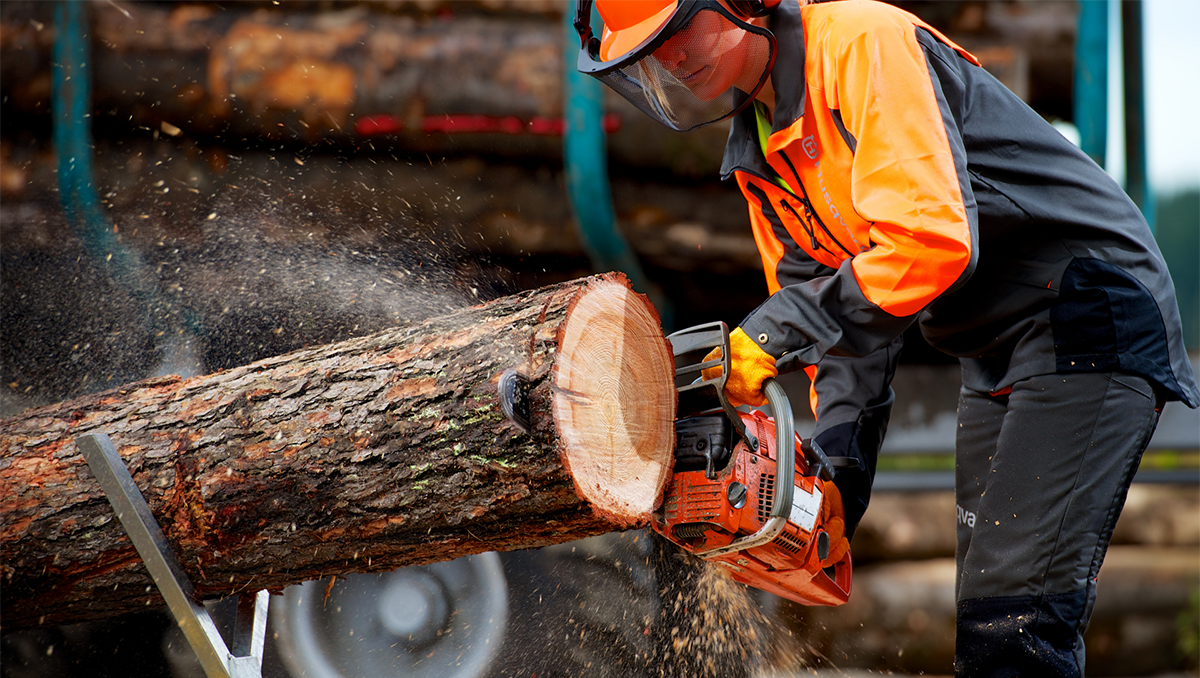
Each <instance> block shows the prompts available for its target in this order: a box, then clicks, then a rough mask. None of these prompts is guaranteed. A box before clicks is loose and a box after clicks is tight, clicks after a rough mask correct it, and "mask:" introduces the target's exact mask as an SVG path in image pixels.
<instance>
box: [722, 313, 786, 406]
mask: <svg viewBox="0 0 1200 678" xmlns="http://www.w3.org/2000/svg"><path fill="white" fill-rule="evenodd" d="M729 353H730V356H729V379H728V380H726V381H725V393H726V395H727V396H728V397H729V402H730V403H732V404H733V406H734V407H737V406H739V405H751V406H753V407H761V406H762V405H766V404H767V397H766V396H765V395H763V390H762V389H763V382H764V381H766V380H767V379H771V378H774V377H776V376H778V375H779V370H777V369H776V368H775V358H773V357H771V355H770V354H769V353H767V352H766V351H764V350H762V349H761V348H759V346H758V344H756V343H754V340H753V339H751V338H750V337H748V336H747V335H746V333H745V332H744V331H742V328H740V327H739V328H737V329H735V330H734V331H732V332H730V333H729ZM720 357H721V349H719V348H715V349H713V350H712V352H710V353H709V354H708V355H707V356H705V357H704V360H706V361H708V360H716V359H717V358H720ZM719 376H721V368H720V367H719V366H718V367H710V368H709V369H707V370H704V378H705V379H713V378H716V377H719Z"/></svg>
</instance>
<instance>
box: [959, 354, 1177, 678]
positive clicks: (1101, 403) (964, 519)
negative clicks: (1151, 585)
mask: <svg viewBox="0 0 1200 678" xmlns="http://www.w3.org/2000/svg"><path fill="white" fill-rule="evenodd" d="M1161 409H1162V402H1161V398H1160V397H1158V396H1157V394H1156V392H1155V388H1154V387H1153V386H1152V385H1151V383H1150V382H1148V381H1147V380H1146V379H1144V378H1142V377H1139V376H1136V375H1132V374H1127V373H1123V372H1113V373H1083V374H1050V375H1043V376H1039V377H1032V378H1030V379H1026V380H1023V381H1021V382H1018V383H1017V384H1015V385H1014V386H1013V387H1012V392H1011V393H1008V394H1003V395H991V394H988V393H981V392H977V391H972V390H968V389H965V388H964V389H963V390H962V391H961V393H960V396H959V409H958V439H957V442H956V446H957V451H956V479H955V485H956V495H957V502H958V549H957V553H956V557H957V561H958V578H957V581H956V585H955V592H956V594H957V599H958V610H957V612H958V617H957V635H956V639H955V662H954V671H955V675H956V676H959V677H960V678H963V677H970V678H975V677H977V676H987V677H996V678H1000V677H1009V676H1022V677H1024V678H1030V677H1033V676H1082V675H1083V667H1084V648H1083V633H1084V631H1085V630H1086V629H1087V624H1088V619H1089V618H1090V617H1091V613H1092V607H1093V605H1094V602H1095V597H1096V575H1097V573H1098V572H1099V570H1100V564H1101V562H1102V561H1103V560H1104V554H1105V551H1106V550H1107V549H1108V542H1109V539H1110V537H1111V536H1112V530H1113V526H1114V525H1115V524H1116V522H1117V517H1118V516H1119V515H1120V513H1121V508H1122V507H1123V506H1124V504H1125V495H1126V493H1127V491H1128V489H1129V483H1130V481H1131V480H1132V479H1133V474H1134V472H1135V471H1136V470H1137V466H1138V462H1139V461H1140V460H1141V456H1142V452H1143V451H1144V450H1145V448H1146V445H1147V444H1148V443H1149V442H1150V436H1151V434H1153V433H1154V428H1155V426H1156V425H1157V424H1158V414H1159V411H1160V410H1161Z"/></svg>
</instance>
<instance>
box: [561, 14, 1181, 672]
mask: <svg viewBox="0 0 1200 678" xmlns="http://www.w3.org/2000/svg"><path fill="white" fill-rule="evenodd" d="M591 4H592V3H591V2H585V1H582V0H579V1H578V2H577V4H576V28H577V29H578V30H579V32H580V39H581V43H582V48H581V51H580V54H579V69H580V70H581V71H582V72H585V73H589V74H591V75H593V76H595V77H597V78H599V79H600V80H601V81H603V82H605V83H606V84H608V85H609V86H611V87H612V88H613V89H614V90H615V91H617V92H618V93H620V94H621V95H622V96H624V97H625V98H626V99H628V100H629V101H630V102H631V103H633V104H634V105H635V106H637V107H638V108H640V109H641V110H642V111H644V112H645V113H646V114H647V115H649V116H651V117H652V118H654V119H656V120H657V121H659V122H660V123H662V124H664V125H666V126H667V127H670V128H671V129H674V130H678V131H687V130H690V129H694V128H696V127H699V126H701V125H705V124H709V123H712V122H715V121H718V120H724V119H726V118H729V117H731V116H732V121H731V129H730V132H729V139H728V142H727V145H726V148H725V157H724V162H723V164H722V168H721V173H722V176H723V178H726V179H729V178H732V179H734V180H735V181H736V182H737V185H738V187H739V188H740V189H741V192H742V194H743V195H744V197H745V198H746V201H747V203H748V205H749V213H750V225H751V229H752V230H753V233H754V238H755V241H756V243H757V245H758V249H759V252H760V254H761V257H762V262H763V267H764V269H765V271H766V277H767V285H768V287H769V290H770V292H771V294H770V296H769V298H767V299H766V300H765V301H764V302H763V303H762V305H760V306H759V307H758V308H757V309H755V310H754V311H753V312H752V313H750V315H749V316H747V317H746V318H745V319H744V320H743V321H742V322H741V325H740V327H738V328H737V329H736V330H735V331H734V332H732V333H731V337H730V344H731V353H732V355H731V356H730V357H731V368H730V375H729V381H728V385H727V387H726V388H727V391H728V395H729V397H730V398H731V399H732V400H734V401H735V402H740V403H745V404H749V405H759V404H762V403H763V402H764V397H763V394H762V384H763V381H764V380H765V379H767V378H770V377H774V376H776V375H777V373H778V372H784V371H790V370H795V369H799V368H804V369H806V371H808V372H809V375H810V376H811V377H812V384H813V389H812V398H813V409H814V413H815V414H816V417H817V424H816V430H815V433H814V437H815V439H816V440H817V442H818V443H819V444H820V445H821V446H822V447H823V448H824V450H825V451H826V453H828V454H830V455H836V456H847V457H854V458H856V459H858V462H859V468H857V469H842V470H840V471H839V472H838V474H837V477H836V484H837V486H838V487H839V488H840V490H841V494H842V495H843V502H844V504H845V511H846V523H847V531H848V532H849V533H853V529H854V525H856V524H857V522H858V520H859V519H860V518H861V516H862V513H863V511H864V510H866V506H867V500H868V498H869V494H870V487H871V482H872V480H873V478H874V469H875V461H876V454H877V452H878V450H879V446H880V444H881V442H882V439H883V435H884V432H885V430H886V427H887V421H888V416H889V413H890V410H891V406H892V402H893V395H892V391H891V388H890V382H891V379H892V375H893V373H894V370H895V368H896V362H897V354H898V353H899V350H900V346H901V341H902V334H903V333H904V331H905V330H906V329H907V328H908V327H909V326H910V325H912V324H913V323H917V324H918V325H919V327H920V331H921V333H922V335H923V336H924V337H925V339H926V340H927V341H928V343H929V344H930V345H932V346H933V347H934V348H936V349H939V350H941V351H943V352H945V353H948V354H950V355H952V356H955V357H957V358H958V359H959V361H960V363H961V375H962V386H961V390H960V395H959V405H958V435H957V440H956V461H955V466H956V471H955V474H956V478H955V486H956V487H955V492H956V501H957V505H958V507H957V515H958V527H957V529H958V534H957V536H958V548H957V553H956V557H957V565H958V569H957V573H958V574H957V579H956V581H955V591H956V595H957V624H956V627H957V634H956V651H955V674H956V675H958V676H972V677H974V676H1015V675H1037V676H1081V675H1083V670H1084V646H1083V632H1084V630H1085V629H1086V627H1087V624H1088V619H1089V617H1090V615H1091V611H1092V606H1093V601H1094V600H1095V592H1096V575H1097V572H1098V570H1099V569H1100V564H1101V562H1102V561H1103V559H1104V554H1105V551H1106V549H1107V546H1108V542H1109V538H1110V537H1111V535H1112V530H1113V526H1114V524H1115V523H1116V520H1117V517H1118V515H1119V514H1120V512H1121V508H1122V506H1123V504H1124V501H1125V496H1126V493H1127V491H1128V488H1129V484H1130V481H1131V479H1132V477H1133V475H1134V472H1135V470H1136V469H1137V466H1138V463H1139V461H1140V458H1141V455H1142V452H1143V451H1144V449H1145V448H1146V445H1147V443H1148V442H1149V440H1150V436H1151V434H1152V433H1153V431H1154V428H1155V426H1156V424H1157V421H1158V416H1159V413H1160V412H1161V409H1162V406H1163V403H1164V402H1166V401H1171V400H1180V401H1183V402H1184V403H1185V404H1187V405H1188V406H1189V407H1196V406H1197V404H1198V403H1200V393H1198V392H1197V387H1196V383H1195V378H1194V376H1193V374H1192V370H1191V367H1190V365H1189V362H1188V358H1187V354H1186V352H1185V349H1184V346H1183V340H1182V328H1181V323H1180V320H1179V311H1178V308H1177V305H1176V301H1175V294H1174V290H1173V287H1172V283H1171V278H1170V275H1169V274H1168V272H1167V268H1166V265H1165V263H1164V261H1163V258H1162V255H1161V253H1160V252H1159V250H1158V247H1157V245H1156V244H1155V242H1154V238H1153V236H1152V234H1151V232H1150V229H1149V228H1148V227H1147V225H1146V222H1145V220H1144V219H1143V218H1142V216H1141V214H1140V213H1139V211H1138V209H1137V207H1136V206H1135V205H1134V204H1133V203H1132V202H1131V201H1130V200H1129V198H1128V197H1127V196H1126V195H1125V194H1124V192H1123V191H1122V190H1121V188H1120V187H1119V186H1118V185H1117V184H1116V182H1114V181H1113V180H1112V179H1111V178H1110V177H1109V176H1108V175H1107V174H1105V173H1104V171H1103V170H1101V169H1100V168H1099V167H1098V166H1096V164H1095V163H1094V162H1092V161H1091V160H1090V159H1089V158H1088V157H1087V156H1086V155H1085V154H1083V153H1082V152H1081V151H1080V150H1079V149H1078V148H1076V147H1075V146H1073V145H1072V144H1071V143H1070V142H1069V141H1067V139H1066V138H1064V137H1063V136H1062V135H1061V134H1060V133H1059V132H1058V131H1057V130H1055V129H1054V128H1053V127H1052V126H1051V125H1049V124H1048V123H1046V122H1045V121H1044V120H1043V119H1042V118H1041V117H1040V116H1039V115H1038V114H1037V113H1035V112H1034V111H1033V110H1032V109H1030V108H1029V107H1028V106H1027V105H1026V104H1025V103H1024V102H1022V101H1021V100H1020V99H1019V98H1018V97H1017V96H1015V95H1014V94H1013V93H1012V92H1010V91H1008V90H1007V89H1006V88H1005V87H1004V86H1003V85H1002V84H1001V83H1000V82H999V81H997V80H996V79H995V78H993V77H992V76H991V75H989V74H988V72H987V71H985V70H984V69H983V68H981V67H980V65H979V62H978V60H977V59H976V58H975V57H974V56H972V55H971V54H970V53H968V52H967V51H965V50H964V49H962V48H961V47H959V46H958V45H955V44H954V43H953V42H951V41H950V40H949V39H947V38H946V37H945V36H943V35H942V34H941V33H939V32H938V31H937V30H935V29H933V28H932V27H930V26H929V25H927V24H925V23H924V22H922V21H921V20H920V19H918V18H917V17H915V16H913V15H911V14H908V13H906V12H904V11H902V10H900V9H898V8H896V7H893V6H890V5H887V4H883V3H879V2H874V1H872V0H841V1H838V2H826V3H820V4H806V3H804V2H800V3H798V2H797V0H785V1H784V2H780V1H779V0H757V1H756V0H749V1H735V0H720V1H718V0H698V1H689V0H636V1H635V0H596V5H597V9H598V10H599V14H600V17H601V19H602V20H603V22H604V26H603V29H602V30H601V31H599V33H598V34H597V35H594V34H593V33H592V30H591V27H590V25H589V24H590V21H589V20H588V19H589V18H590V11H591V7H590V6H591Z"/></svg>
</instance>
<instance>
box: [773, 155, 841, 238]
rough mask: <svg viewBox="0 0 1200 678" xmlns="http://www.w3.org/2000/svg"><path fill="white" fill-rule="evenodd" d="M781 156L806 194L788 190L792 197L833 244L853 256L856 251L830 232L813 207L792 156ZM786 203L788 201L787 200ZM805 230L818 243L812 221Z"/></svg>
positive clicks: (794, 211) (802, 191) (801, 190)
mask: <svg viewBox="0 0 1200 678" xmlns="http://www.w3.org/2000/svg"><path fill="white" fill-rule="evenodd" d="M779 157H781V158H783V161H784V162H785V163H787V166H788V169H790V170H791V171H792V176H794V177H796V185H797V186H799V187H800V192H801V193H803V194H804V196H803V197H801V196H798V195H796V194H795V193H792V192H791V191H787V192H788V193H790V194H791V195H792V197H794V198H796V199H797V200H799V201H800V204H801V205H803V206H804V211H805V213H806V214H808V215H811V217H812V218H813V219H816V220H817V225H818V226H820V227H821V230H822V231H824V232H825V235H827V236H829V239H830V240H832V241H833V244H835V245H837V246H838V248H840V249H841V250H842V251H843V252H845V253H846V256H849V257H853V256H854V252H851V251H850V250H848V249H846V246H845V245H843V244H842V243H841V241H840V240H838V239H837V238H836V237H834V235H833V233H832V232H830V230H829V228H828V227H826V226H825V222H824V221H821V215H819V214H817V211H816V210H815V209H813V206H812V201H811V200H809V199H808V190H807V189H805V188H804V182H803V181H801V180H800V173H799V172H797V171H796V166H795V165H793V164H792V160H791V158H789V157H787V155H786V154H784V153H780V154H779ZM785 190H786V189H785ZM784 204H785V205H786V204H787V203H786V202H785V203H784ZM795 213H796V210H794V209H793V210H792V214H795ZM805 230H807V231H808V234H809V236H810V237H812V241H813V242H814V243H816V242H817V238H816V236H814V235H813V228H812V223H811V222H810V223H809V224H808V226H807V227H806V228H805ZM813 249H814V250H815V249H816V248H815V247H814V248H813ZM825 251H827V252H829V253H830V254H832V253H833V251H832V250H829V249H828V248H826V250H825Z"/></svg>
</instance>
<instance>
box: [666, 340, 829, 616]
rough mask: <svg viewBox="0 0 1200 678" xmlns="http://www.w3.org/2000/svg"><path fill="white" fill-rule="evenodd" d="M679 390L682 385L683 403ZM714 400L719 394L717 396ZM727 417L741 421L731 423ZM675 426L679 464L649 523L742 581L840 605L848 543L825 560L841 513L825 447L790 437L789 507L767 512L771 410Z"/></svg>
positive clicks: (773, 464) (772, 487)
mask: <svg viewBox="0 0 1200 678" xmlns="http://www.w3.org/2000/svg"><path fill="white" fill-rule="evenodd" d="M726 332H727V330H726ZM706 364H707V363H706ZM679 371H680V372H682V371H683V370H679ZM698 381H699V380H698ZM720 386H723V380H722V383H721V384H720ZM710 390H711V389H710ZM778 392H779V393H782V389H779V390H778ZM718 393H719V391H718ZM685 395H688V394H687V393H685V388H681V389H680V398H681V403H682V401H684V400H685V399H686V398H685ZM719 397H720V398H721V399H722V400H723V394H722V395H721V396H719ZM781 398H782V399H784V400H786V396H781ZM722 404H724V403H722ZM773 404H774V403H773ZM784 405H786V402H785V403H784ZM776 407H778V405H776ZM734 415H737V416H738V418H739V419H740V422H738V423H740V425H737V424H735V423H733V422H730V419H731V418H732V417H733V416H734ZM788 416H789V423H788V427H787V428H786V429H785V431H788V432H790V429H791V425H790V416H791V415H790V410H789V414H788ZM726 422H729V423H726ZM676 431H677V433H676V435H677V442H676V451H675V461H676V470H675V472H674V474H673V475H672V477H671V479H670V481H669V482H668V485H667V489H666V492H665V494H664V498H663V506H662V510H661V512H660V513H658V514H656V516H655V520H654V521H653V523H652V524H653V527H654V529H655V530H656V531H657V532H659V533H660V534H662V535H663V536H664V537H666V538H667V539H668V540H670V541H672V542H673V543H675V544H677V545H678V546H680V547H681V548H683V549H684V550H686V551H689V552H691V553H693V554H695V555H697V556H699V557H701V558H704V559H706V560H710V561H712V562H714V563H717V564H718V565H720V566H722V567H723V568H725V569H726V570H727V571H728V572H729V574H730V575H731V576H732V577H733V579H735V580H736V581H739V582H742V583H744V584H746V585H748V586H752V587H754V588H757V589H762V590H764V591H768V592H770V593H773V594H775V595H778V596H782V597H784V598H787V599H789V600H793V601H795V602H797V603H800V604H803V605H826V606H834V605H841V604H842V603H845V602H846V600H847V599H848V598H849V597H850V581H851V559H850V551H849V549H848V548H847V549H845V553H844V555H843V556H842V557H841V558H839V559H837V561H836V562H833V563H827V564H826V565H825V566H822V561H823V560H825V559H827V558H828V554H829V553H830V552H831V551H830V549H831V548H833V547H835V546H836V544H831V535H830V534H829V533H828V532H827V531H826V519H827V518H828V519H833V518H834V517H837V518H841V517H842V516H841V515H837V513H838V512H839V511H841V502H840V500H838V501H833V502H832V503H831V504H830V505H829V506H826V503H827V502H828V501H829V500H830V496H831V494H836V493H837V491H838V490H837V488H836V487H835V486H834V485H833V481H832V474H831V468H830V464H829V460H828V459H827V458H825V457H824V455H823V453H820V452H819V451H816V452H814V451H813V449H812V446H810V445H804V444H802V441H801V439H800V437H799V436H796V435H794V434H792V435H791V440H792V445H793V450H794V454H788V455H783V456H784V457H785V458H788V457H791V458H792V459H794V468H793V469H792V471H791V472H792V476H793V477H792V482H793V483H794V487H793V490H792V500H791V506H790V507H786V506H782V505H780V507H778V508H775V510H774V513H775V515H774V516H772V509H773V507H774V506H775V505H776V494H777V493H778V492H779V490H780V485H779V480H778V478H777V470H778V469H777V461H776V460H777V458H778V457H779V455H778V454H777V452H778V450H777V447H778V445H779V444H781V443H779V442H777V432H776V424H775V421H774V419H773V418H772V417H768V416H767V415H766V414H764V413H762V412H759V411H754V410H752V411H750V412H743V411H739V410H734V409H733V408H730V407H725V408H724V409H723V410H722V409H721V408H717V409H715V410H709V411H707V412H702V413H699V416H693V417H684V418H682V419H680V420H678V421H677V422H676ZM785 434H786V433H785ZM730 448H732V449H730ZM818 450H819V448H818ZM814 462H815V463H814ZM821 466H824V467H825V468H824V469H822V468H821ZM785 496H786V495H785ZM781 514H783V515H781ZM785 516H786V519H785ZM840 534H841V531H840V530H839V531H838V535H839V536H838V538H839V539H844V537H841V536H840Z"/></svg>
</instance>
